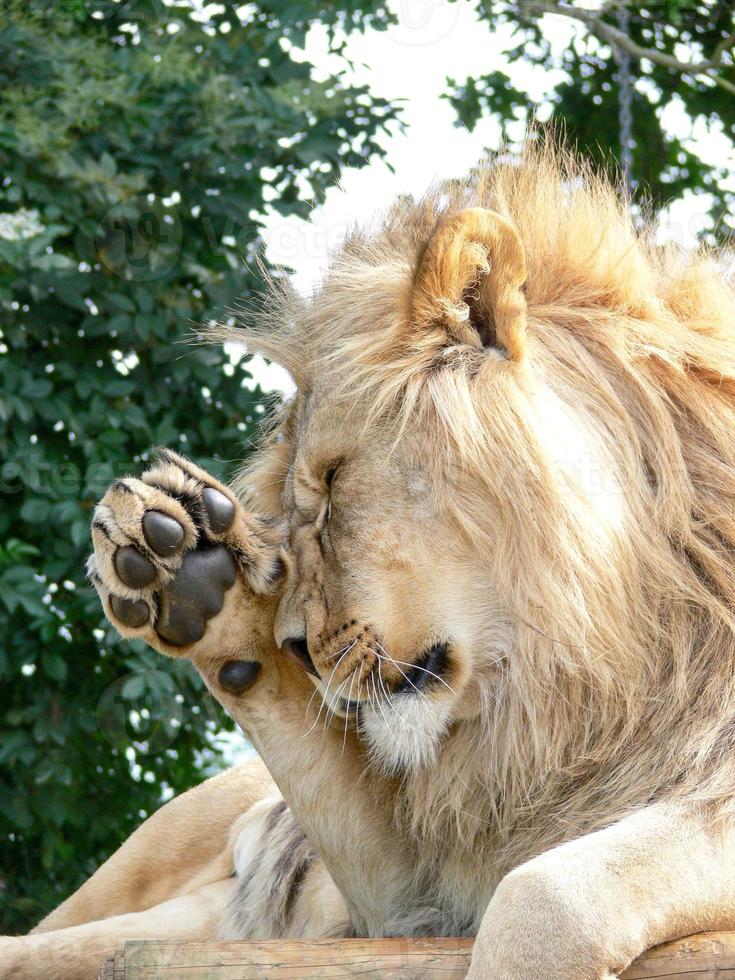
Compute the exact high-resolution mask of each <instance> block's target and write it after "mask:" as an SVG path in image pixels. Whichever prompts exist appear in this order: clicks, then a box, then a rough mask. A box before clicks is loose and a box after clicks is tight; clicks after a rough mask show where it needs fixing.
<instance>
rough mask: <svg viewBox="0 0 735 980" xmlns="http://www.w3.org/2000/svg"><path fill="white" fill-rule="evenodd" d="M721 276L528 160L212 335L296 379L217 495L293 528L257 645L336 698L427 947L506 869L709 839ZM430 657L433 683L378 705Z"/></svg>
mask: <svg viewBox="0 0 735 980" xmlns="http://www.w3.org/2000/svg"><path fill="white" fill-rule="evenodd" d="M468 209H469V211H468ZM476 209H483V210H482V211H481V212H478V211H476ZM489 213H491V215H490V216H489V217H487V221H488V222H489V223H490V224H491V227H492V225H493V223H494V225H495V226H496V227H500V228H502V229H503V233H502V234H500V235H498V236H497V237H496V238H493V233H492V231H488V230H487V229H486V228H482V229H481V230H479V231H478V219H477V215H478V214H482V215H483V217H482V219H481V221H483V222H484V221H485V218H486V216H487V215H488V214H489ZM468 216H469V217H468ZM452 236H454V237H452ZM516 236H517V239H518V241H519V242H520V246H519V245H518V244H517V241H516ZM478 243H479V244H480V249H479V250H477V249H475V245H477V244H478ZM508 243H512V245H513V248H512V250H511V252H510V253H508V252H506V251H505V246H506V245H507V244H508ZM481 252H484V253H485V255H486V263H485V264H483V261H482V255H481V254H480V253H481ZM523 253H525V267H526V268H525V280H526V281H525V306H526V309H525V319H526V331H525V336H524V335H523V333H522V331H519V332H518V336H519V337H520V336H524V343H520V342H519V343H518V344H517V345H516V346H513V343H510V344H509V343H508V340H507V338H504V337H502V336H501V335H500V333H498V329H497V328H498V324H499V323H500V324H502V323H504V322H505V320H504V317H505V316H506V312H505V308H504V307H503V304H502V303H501V305H500V308H499V309H497V310H495V309H492V310H491V309H488V308H487V303H485V306H484V307H483V302H484V300H483V298H484V297H492V298H493V299H492V300H488V302H491V301H495V302H496V303H497V302H498V294H497V291H496V289H495V279H494V277H495V276H497V275H500V276H501V281H506V280H507V282H508V284H509V288H511V287H512V290H515V294H514V295H516V297H517V296H518V294H517V290H518V287H519V285H520V283H521V282H522V281H523V279H524V269H523V266H524V259H523ZM508 254H512V256H513V257H512V259H511V260H510V262H508V260H507V255H508ZM427 256H428V257H429V258H428V259H427ZM436 256H438V258H437V257H436ZM427 262H428V268H429V272H428V273H427ZM728 262H731V260H728V259H727V257H726V256H718V255H716V254H710V253H707V252H706V251H701V252H697V253H691V254H690V253H685V252H683V251H681V250H678V249H676V248H674V247H666V248H659V247H657V246H656V245H655V244H654V242H653V235H652V232H651V231H649V230H648V229H643V230H640V229H637V228H636V227H635V226H634V224H633V220H632V218H631V217H630V214H629V211H628V208H627V205H626V202H625V201H621V200H620V198H619V197H618V195H617V194H616V192H615V189H614V188H612V187H611V186H610V185H609V184H607V183H606V182H605V180H603V179H601V178H599V177H596V176H595V175H593V174H592V173H591V172H590V171H589V170H587V169H586V168H585V167H584V166H583V165H579V164H577V163H576V162H575V161H574V160H573V159H571V158H570V157H567V156H565V155H564V154H559V153H556V152H554V151H553V150H551V149H548V148H541V149H538V148H534V147H533V146H530V147H529V148H528V149H527V151H526V152H525V154H524V157H523V159H522V160H514V161H507V160H506V161H498V162H497V163H496V162H491V163H489V164H488V165H487V166H484V167H483V168H481V169H480V170H479V171H478V172H477V173H476V174H475V175H473V177H472V178H471V179H470V180H469V181H468V182H466V183H464V184H450V185H447V186H440V187H438V188H436V189H435V190H434V191H433V192H431V193H430V194H429V195H428V196H427V197H426V198H424V199H422V200H421V201H418V202H413V201H405V200H404V201H401V202H400V203H399V204H398V205H397V206H396V207H395V208H394V209H393V210H392V211H390V212H389V213H388V214H387V215H386V217H385V219H384V221H383V223H382V224H380V225H379V226H377V227H372V228H369V229H366V230H365V231H364V232H356V233H355V234H354V235H352V237H351V238H350V239H349V240H348V241H347V243H346V244H345V247H344V249H343V250H342V251H341V253H340V254H338V255H337V256H335V258H334V260H333V263H332V265H331V267H330V269H329V271H328V273H327V275H326V277H325V280H324V282H323V284H322V286H321V288H320V289H319V291H318V292H317V293H316V295H315V296H314V297H313V299H311V300H308V301H307V300H303V299H301V298H299V297H293V296H290V295H288V293H287V292H284V291H282V288H281V287H278V288H277V289H275V290H274V293H273V295H272V296H271V298H270V300H269V303H268V304H267V306H266V309H265V310H264V313H263V316H262V317H261V320H260V323H259V324H258V323H257V322H256V323H255V324H248V325H246V326H245V329H244V331H241V332H240V334H239V336H240V337H241V339H244V341H245V343H246V344H247V345H248V348H249V349H250V350H260V351H262V352H263V353H265V354H267V355H268V356H269V357H272V358H274V359H275V360H277V361H280V362H281V363H282V364H284V366H286V367H287V368H288V370H289V371H291V372H292V374H293V376H294V378H295V380H296V382H297V385H298V395H297V397H296V399H295V400H294V402H293V403H292V405H291V406H290V407H289V410H288V413H287V415H286V417H285V419H284V421H283V423H282V424H281V426H280V427H279V428H278V429H277V430H276V432H275V434H274V437H273V439H272V441H271V444H270V447H268V448H266V449H265V451H264V452H263V454H262V455H261V457H260V458H259V459H258V460H256V462H255V463H254V464H253V465H252V466H251V467H250V468H249V469H248V471H247V472H246V473H245V474H244V475H243V478H242V480H241V482H240V488H241V491H242V492H243V493H249V494H250V495H251V497H252V499H253V500H254V501H256V503H257V506H259V507H262V508H265V509H268V510H272V511H274V512H277V513H283V514H284V516H285V517H286V518H287V519H288V520H289V522H290V524H291V546H292V551H293V560H294V567H295V570H296V571H295V575H294V577H293V579H292V580H291V582H290V583H289V587H288V589H287V591H286V594H285V595H284V597H283V599H282V600H281V604H280V606H279V610H278V614H277V618H276V637H277V639H278V640H279V642H280V641H282V640H284V639H285V638H287V637H289V636H290V637H306V639H307V641H308V644H309V649H310V651H311V653H312V657H313V658H314V662H315V664H316V666H317V669H318V670H319V672H320V674H321V678H322V690H323V692H324V695H325V697H326V698H327V700H328V701H329V702H330V703H332V704H333V703H334V700H335V698H339V697H349V698H350V699H352V700H355V699H356V698H357V699H359V700H360V702H361V704H362V706H363V710H362V714H361V719H362V720H361V722H360V732H361V736H362V740H363V741H364V742H365V744H367V745H368V747H369V752H370V755H371V757H372V759H373V761H374V765H375V767H376V769H379V770H380V769H382V770H383V771H387V772H397V773H400V774H401V779H402V785H401V790H400V792H399V795H398V808H397V811H396V822H397V826H398V827H400V828H402V830H401V832H402V833H405V834H407V835H416V836H417V837H418V839H419V840H420V841H421V848H420V853H421V858H420V860H421V862H422V866H423V870H424V873H425V875H426V879H427V880H432V881H433V883H434V886H435V891H434V896H433V899H434V902H435V903H436V906H437V907H438V908H439V909H440V910H444V912H445V914H446V916H447V927H449V928H452V927H453V928H454V929H457V930H459V929H463V928H466V929H470V930H471V929H476V928H478V927H479V926H480V923H481V922H482V920H483V915H484V912H485V908H486V905H487V902H488V900H489V899H490V896H491V895H492V894H493V891H494V889H495V888H496V886H497V884H498V882H499V881H500V880H501V879H502V878H503V877H504V875H505V874H507V872H508V871H509V870H510V869H511V868H514V867H516V866H518V865H519V864H520V863H522V862H524V861H528V860H529V859H532V858H534V856H536V855H540V854H542V853H543V852H545V851H547V850H548V849H549V848H554V847H555V846H557V845H559V844H562V843H563V842H566V841H570V840H571V839H573V838H574V837H576V836H578V835H582V834H589V833H594V832H595V831H597V830H600V829H602V828H606V827H609V826H610V825H611V824H614V823H615V822H616V821H625V820H626V818H627V817H628V816H629V815H630V814H634V813H636V812H639V811H641V810H642V808H645V807H647V806H650V805H652V804H659V803H661V804H664V803H665V804H666V805H668V806H671V807H672V808H673V810H674V811H675V812H676V813H677V814H680V813H682V812H685V813H689V812H690V808H692V807H694V808H695V810H696V812H697V813H698V814H699V820H700V824H699V826H700V828H701V829H702V833H703V834H704V836H705V839H706V840H708V841H709V840H710V837H709V834H710V831H709V830H705V829H704V828H706V827H707V826H708V823H707V821H708V819H709V818H710V817H718V818H720V819H722V820H724V821H725V825H726V826H729V821H730V819H731V815H732V809H733V806H732V804H733V799H734V798H735V755H734V754H733V730H734V724H733V723H734V721H735V673H733V670H732V664H733V661H734V659H735V618H734V617H733V608H735V585H734V584H733V583H734V582H735V578H734V576H733V564H734V562H733V554H735V550H734V549H735V521H734V520H733V512H734V511H733V505H734V504H735V438H733V433H734V432H735V403H734V401H733V394H734V393H735V342H734V339H735V338H734V337H733V329H734V324H735V295H734V294H733V288H732V284H731V280H730V279H729V274H728V271H727V269H728ZM508 267H509V268H510V275H507V276H505V277H504V270H505V269H506V268H508ZM417 291H418V292H417ZM462 304H465V307H466V309H462ZM407 309H408V310H410V311H412V313H411V315H409V316H408V317H407V316H406V315H405V311H406V310H407ZM448 312H449V313H452V312H453V313H454V314H456V315H455V316H454V319H452V317H451V316H448V315H447V313H448ZM522 315H523V305H522V302H521V300H520V298H516V299H515V300H514V304H513V313H512V317H511V320H512V322H514V323H516V324H517V325H518V324H520V323H521V322H522ZM483 317H484V319H483ZM478 318H479V319H478ZM457 323H463V324H468V323H469V324H479V327H480V330H477V328H476V327H475V329H474V333H472V332H470V333H465V334H461V333H458V332H457V329H456V324H457ZM493 330H495V335H496V338H497V346H496V347H495V349H490V350H488V349H486V348H485V346H483V345H481V344H478V342H477V338H478V337H479V338H480V339H481V340H482V339H483V338H484V337H492V336H493ZM501 332H502V331H501ZM229 336H230V338H231V339H232V338H233V337H237V336H238V334H237V333H234V334H233V333H230V334H229ZM508 355H510V356H508ZM335 471H336V473H337V475H336V476H334V477H333V476H332V473H334V472H335ZM330 482H331V489H330ZM352 623H354V626H350V627H349V629H350V630H352V633H350V635H349V636H348V639H349V643H347V644H346V643H345V642H343V639H344V637H343V634H342V633H341V632H340V631H341V630H342V627H343V626H344V625H345V624H348V625H349V624H352ZM437 639H443V640H447V641H448V642H449V644H450V659H449V664H448V668H447V674H446V676H445V678H444V679H445V680H446V681H447V684H448V686H446V685H445V686H439V685H437V684H435V685H434V686H433V687H432V688H431V690H430V691H428V692H427V693H426V694H424V695H423V697H422V698H421V699H416V698H414V699H413V701H410V700H409V699H406V698H404V699H403V700H400V701H399V700H397V699H395V698H391V697H390V696H389V691H387V690H385V689H384V687H383V685H385V687H387V688H390V687H391V685H395V684H396V683H398V682H399V681H400V675H401V673H403V672H405V670H406V669H410V665H411V664H413V663H415V662H416V660H417V659H418V658H420V656H421V653H422V650H424V649H426V648H427V647H428V646H429V645H430V644H431V643H433V642H436V641H437ZM353 641H354V644H355V645H353ZM449 687H451V690H449ZM677 808H678V809H677ZM682 808H683V809H682ZM676 819H679V817H677V818H676ZM682 819H683V818H682ZM673 820H674V818H672V821H673ZM672 826H673V824H672ZM663 836H664V835H662V837H663ZM674 836H675V835H674V834H673V831H672V838H673V837H674ZM631 846H632V847H635V844H634V842H633V844H631ZM708 846H710V845H708ZM711 846H712V847H714V845H711ZM715 850H716V848H715ZM718 853H720V854H721V852H718ZM684 855H685V849H684V848H683V849H682V850H681V851H680V852H678V853H675V851H674V848H673V846H672V866H676V867H678V868H679V869H681V862H682V861H683V860H684ZM656 857H657V858H658V857H660V855H657V856H656ZM722 859H723V860H724V858H722ZM591 867H592V865H591ZM600 869H601V870H600V871H599V878H598V879H597V887H598V888H600V889H601V890H602V891H603V892H604V891H605V890H606V889H608V888H609V885H610V882H609V880H608V878H606V876H605V873H604V861H602V860H601V861H600ZM591 874H592V872H591ZM647 881H648V886H649V887H650V888H651V889H655V885H654V882H653V880H652V878H651V877H650V876H649V878H648V879H647ZM612 894H613V896H614V897H615V891H614V889H613V891H612ZM650 898H651V912H650V914H651V915H652V916H654V917H655V915H656V912H655V911H654V909H655V902H654V894H653V892H652V893H651V895H650ZM676 898H677V901H679V902H682V901H685V900H686V899H685V896H683V895H678V896H677V897H676ZM619 899H620V896H619V895H617V897H616V898H615V901H618V900H619ZM720 900H722V901H725V905H724V908H725V909H728V908H730V907H729V906H728V905H727V902H728V901H730V900H731V896H730V898H727V897H726V896H725V897H724V898H723V896H722V895H721V894H720V895H719V897H718V901H720ZM386 902H389V899H388V898H387V897H386ZM615 907H618V906H617V905H616V906H615ZM693 908H695V910H696V909H697V908H699V907H698V906H697V904H696V900H694V899H693ZM731 912H732V909H731V908H730V913H731ZM637 914H640V915H641V916H643V914H644V913H643V911H642V910H641V909H637ZM695 918H696V916H695ZM663 919H665V917H664V916H663V915H662V921H663ZM483 928H484V927H483ZM642 932H645V930H642ZM590 975H593V974H592V973H590ZM594 975H596V974H594ZM513 976H515V974H513Z"/></svg>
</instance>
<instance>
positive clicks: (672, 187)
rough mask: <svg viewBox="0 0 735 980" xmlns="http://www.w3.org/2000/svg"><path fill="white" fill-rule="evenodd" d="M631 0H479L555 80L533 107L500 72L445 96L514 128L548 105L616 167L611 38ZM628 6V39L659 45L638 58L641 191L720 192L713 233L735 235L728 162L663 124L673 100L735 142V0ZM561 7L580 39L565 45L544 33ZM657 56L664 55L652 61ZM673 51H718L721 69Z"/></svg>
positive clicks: (456, 86)
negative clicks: (694, 69)
mask: <svg viewBox="0 0 735 980" xmlns="http://www.w3.org/2000/svg"><path fill="white" fill-rule="evenodd" d="M623 5H624V4H623V3H622V2H616V0H613V2H611V3H608V4H605V5H604V7H605V12H604V13H603V14H599V12H595V10H594V8H592V7H591V6H590V5H588V4H569V3H562V2H561V0H548V2H539V3H537V2H535V0H524V2H521V3H518V2H511V0H498V2H494V3H492V4H490V3H480V4H479V9H480V13H481V16H483V17H484V18H485V20H486V21H488V23H489V24H490V26H491V27H492V28H498V27H499V26H500V25H502V24H510V25H512V27H513V28H514V44H513V47H512V48H511V49H510V50H509V51H508V52H507V55H508V58H509V59H510V61H523V62H525V63H526V64H528V65H533V66H536V67H541V68H543V69H546V70H549V71H553V72H554V74H553V75H549V76H548V77H549V79H553V81H550V83H549V90H548V92H547V94H546V96H545V98H544V99H543V100H542V104H541V106H539V107H534V106H532V105H530V99H529V97H528V94H527V93H526V92H525V91H523V90H519V89H518V88H516V87H514V85H513V84H512V83H511V81H510V79H509V78H508V76H507V75H506V74H505V73H504V72H502V71H493V72H490V73H488V74H486V75H483V76H482V77H480V78H469V79H466V80H463V81H461V82H459V81H457V80H455V79H449V80H448V81H449V86H450V90H449V92H448V94H447V96H446V97H447V98H448V99H449V100H450V102H451V103H452V105H453V106H454V108H455V109H456V111H457V113H458V116H459V120H460V122H461V123H462V124H463V125H465V126H467V127H468V128H470V129H473V128H474V126H476V125H477V122H478V121H479V120H480V118H482V117H483V116H484V115H487V114H489V113H495V114H497V116H498V117H499V118H500V120H501V121H502V122H503V124H504V125H505V126H508V125H510V124H512V123H513V122H516V121H518V120H527V119H529V118H530V117H531V116H532V115H533V114H534V113H535V112H539V113H540V114H541V115H544V112H543V110H542V107H546V108H547V109H549V108H550V109H551V110H552V112H551V116H552V119H553V120H554V121H555V122H556V123H559V122H561V123H563V127H564V129H565V131H566V133H567V135H568V137H569V139H570V140H571V141H573V142H575V143H576V144H577V145H578V146H579V148H580V150H581V151H582V153H583V154H584V155H586V156H588V157H591V158H592V159H593V160H595V161H596V162H597V163H598V164H599V165H602V166H611V165H614V161H615V159H617V158H619V156H620V149H621V148H620V124H619V118H618V117H619V103H618V93H619V85H618V78H619V75H618V71H619V69H618V63H617V60H616V52H617V51H618V49H617V48H615V47H614V46H612V45H611V44H610V43H607V42H606V40H605V30H606V28H608V27H612V28H615V29H619V28H620V23H619V20H618V16H619V12H620V8H621V7H622V6H623ZM625 6H626V7H627V8H628V18H629V26H628V34H627V36H628V38H629V40H630V41H632V42H633V44H634V45H635V46H637V48H643V49H646V50H648V51H649V52H651V53H652V57H651V58H643V59H640V60H639V59H637V58H636V57H633V58H632V59H631V71H632V73H633V77H634V81H635V87H634V91H633V100H632V113H633V138H634V143H635V145H634V147H633V170H632V174H631V176H632V178H633V182H634V184H635V187H636V192H637V196H638V198H639V199H649V200H651V202H652V203H653V204H654V205H655V206H657V207H658V206H661V205H664V204H666V203H668V202H669V201H670V200H671V199H674V198H677V197H680V196H681V195H682V194H683V193H684V192H685V191H687V190H697V191H707V192H708V193H709V194H711V195H712V200H711V206H710V208H709V213H710V216H711V224H712V228H713V237H716V238H718V239H720V240H723V239H727V238H729V237H731V236H732V235H733V233H735V226H733V224H732V214H733V202H734V201H735V195H734V194H733V193H732V191H728V190H726V189H724V188H723V187H722V181H723V179H724V178H725V177H726V176H728V172H727V170H726V169H725V167H724V165H723V166H709V165H707V164H706V163H705V162H703V161H702V160H701V159H700V158H699V157H698V156H697V155H696V153H694V152H692V150H691V149H690V148H689V147H687V146H686V145H685V143H686V140H683V139H680V138H679V137H677V136H673V135H670V134H668V133H667V132H666V131H665V129H664V127H663V126H662V114H663V112H664V110H665V109H666V107H667V106H669V105H671V104H672V103H674V104H675V105H676V107H677V108H679V109H680V110H681V113H680V115H681V117H682V118H683V119H686V117H687V116H688V117H690V119H691V120H692V121H697V120H699V121H704V122H705V123H706V125H707V127H708V128H710V127H711V128H714V129H718V128H721V129H722V133H723V135H724V136H725V138H726V140H725V142H726V144H727V142H728V141H729V145H731V146H732V144H733V142H735V62H734V61H733V50H732V48H733V47H735V45H732V42H733V41H735V7H733V5H732V4H731V3H722V2H719V0H717V2H715V0H701V2H698V3H692V2H690V0H663V2H662V0H658V2H657V0H654V2H652V3H646V2H643V3H639V2H636V0H632V2H630V0H629V2H627V3H626V4H625ZM575 8H576V9H575ZM554 9H558V10H560V11H564V12H565V17H566V18H567V23H568V24H574V23H576V26H577V30H576V32H574V34H575V36H574V38H573V39H572V40H571V41H570V43H569V44H568V45H567V46H566V47H565V48H564V50H563V51H561V52H559V51H558V49H554V47H553V46H552V44H551V43H550V40H549V38H548V37H547V36H546V34H545V33H544V22H542V20H541V16H540V15H541V12H542V11H544V10H545V11H550V10H554ZM580 11H581V12H580ZM590 12H591V15H590ZM588 15H589V16H588ZM600 25H601V26H600ZM730 45H732V46H730ZM718 49H719V51H720V53H718ZM658 57H661V58H662V60H663V61H664V62H665V63H658V62H657V61H656V60H653V59H654V58H658ZM667 58H672V59H678V60H686V61H688V62H696V63H701V62H703V61H705V62H706V61H709V60H712V59H713V58H714V59H716V60H718V68H717V69H716V70H715V69H712V70H711V71H709V72H707V73H702V74H697V75H692V74H688V73H687V72H686V71H682V70H681V69H680V68H677V67H673V66H671V65H670V64H668V62H666V59H667ZM707 76H709V78H708V77H707ZM541 128H543V127H541ZM723 164H724V161H723Z"/></svg>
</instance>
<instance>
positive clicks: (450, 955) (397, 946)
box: [125, 939, 472, 980]
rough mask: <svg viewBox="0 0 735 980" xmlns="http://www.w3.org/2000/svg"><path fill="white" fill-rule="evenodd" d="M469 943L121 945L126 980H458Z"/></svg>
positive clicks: (361, 941) (349, 941)
mask: <svg viewBox="0 0 735 980" xmlns="http://www.w3.org/2000/svg"><path fill="white" fill-rule="evenodd" d="M471 951H472V940H471V939H387V940H384V939H373V940H366V939H341V940H324V939H322V940H318V941H315V942H307V941H304V940H301V941H298V942H228V943H155V942H128V943H126V944H125V980H154V978H155V980H159V978H160V980H167V978H171V980H173V978H174V977H176V978H179V977H180V978H182V980H271V978H273V980H276V978H277V980H307V978H309V980H313V978H317V977H319V978H321V977H325V978H334V977H371V978H374V980H375V978H379V980H399V978H400V980H434V978H436V980H462V978H464V976H465V974H466V972H467V968H468V966H469V962H470V954H471Z"/></svg>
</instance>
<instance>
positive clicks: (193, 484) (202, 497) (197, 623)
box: [87, 450, 283, 655]
mask: <svg viewBox="0 0 735 980" xmlns="http://www.w3.org/2000/svg"><path fill="white" fill-rule="evenodd" d="M282 538H283V531H282V528H281V527H280V526H279V524H278V523H277V522H271V521H269V520H267V519H265V518H262V517H259V516H257V515H253V514H249V513H247V512H246V511H245V510H244V509H243V508H242V506H241V505H240V503H239V502H238V500H237V498H236V497H235V496H234V495H233V494H232V492H231V491H230V490H229V489H228V488H227V487H225V486H223V485H222V484H221V483H219V482H218V481H217V480H215V479H214V477H212V476H210V475H209V474H208V473H206V472H205V471H204V470H202V469H200V468H199V467H198V466H195V465H194V464H193V463H191V462H190V461H189V460H187V459H184V458H183V457H182V456H179V455H177V454H176V453H174V452H171V451H170V450H161V451H160V452H159V454H158V460H157V463H156V464H155V465H154V466H153V467H152V468H151V469H149V470H147V471H146V472H145V473H144V474H143V475H142V476H141V478H140V479H136V478H134V477H125V478H124V479H121V480H115V481H114V482H113V483H112V484H111V486H110V487H109V489H108V490H107V493H106V494H105V496H104V497H103V498H102V500H101V501H100V503H99V504H98V505H97V507H96V509H95V512H94V518H93V520H92V540H93V543H94V554H93V555H92V556H91V558H90V559H89V562H88V565H87V572H88V576H89V579H90V581H91V583H92V584H93V585H94V587H95V588H96V589H97V592H98V593H99V595H100V598H101V599H102V603H103V605H104V608H105V612H106V614H107V616H108V618H109V619H110V621H111V622H112V624H113V625H114V626H115V627H116V628H117V629H118V631H119V632H120V633H122V634H123V635H124V636H134V637H140V638H142V639H144V640H146V641H147V642H148V643H150V644H151V645H152V646H154V647H156V648H157V649H159V650H161V651H162V652H164V653H174V654H178V655H188V654H189V648H191V647H192V645H193V644H196V643H199V641H201V640H202V638H203V637H204V635H205V630H206V626H207V622H208V620H210V619H211V618H212V617H214V616H216V615H217V613H218V612H220V610H221V609H222V606H223V604H224V601H225V596H226V593H227V592H228V590H230V589H231V588H232V587H233V586H234V585H235V583H236V582H237V581H238V579H239V581H240V583H241V585H242V586H243V587H244V588H249V589H250V590H252V592H255V593H258V594H263V593H266V592H268V591H269V590H270V589H271V587H272V585H273V583H274V582H275V581H276V580H277V579H278V578H279V576H280V573H281V571H282V565H281V558H280V553H281V545H282Z"/></svg>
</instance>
